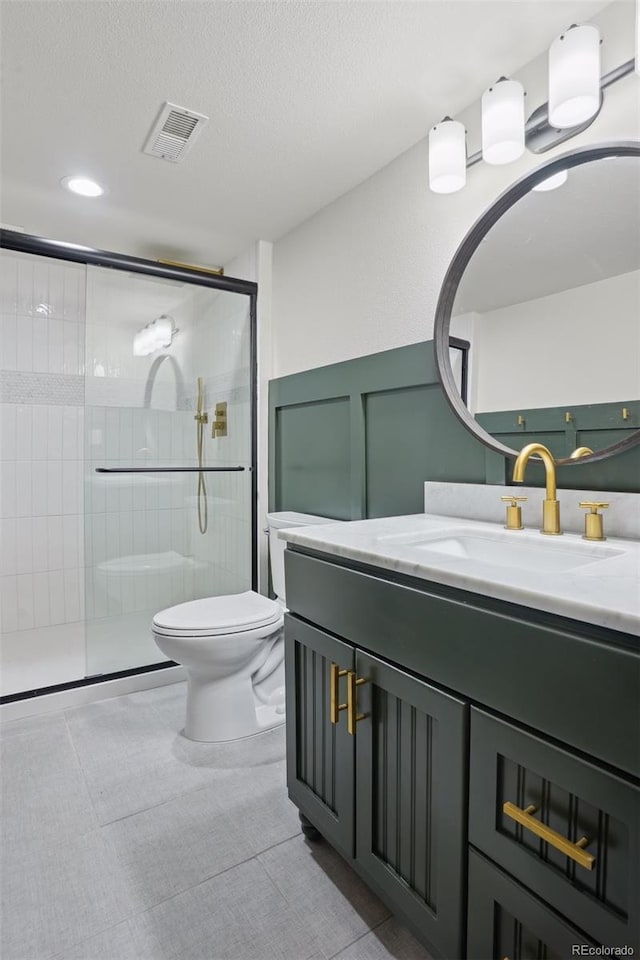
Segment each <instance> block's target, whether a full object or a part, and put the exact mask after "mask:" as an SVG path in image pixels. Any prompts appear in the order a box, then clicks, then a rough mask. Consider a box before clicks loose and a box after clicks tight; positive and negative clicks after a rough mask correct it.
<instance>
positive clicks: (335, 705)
mask: <svg viewBox="0 0 640 960" xmlns="http://www.w3.org/2000/svg"><path fill="white" fill-rule="evenodd" d="M346 673H347V671H346V670H341V669H340V667H339V666H338V664H337V663H332V664H331V670H330V675H329V687H330V694H329V695H330V700H331V702H330V712H329V719H330V720H331V723H337V722H338V720H339V719H340V717H339V714H340V711H341V710H346V709H347V705H346V703H339V702H338V701H339V700H340V691H339V687H338V684H339V679H340V677H344V675H345V674H346Z"/></svg>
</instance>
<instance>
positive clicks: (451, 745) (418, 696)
mask: <svg viewBox="0 0 640 960" xmlns="http://www.w3.org/2000/svg"><path fill="white" fill-rule="evenodd" d="M356 676H357V679H358V680H359V681H360V683H359V684H358V686H357V687H356V693H357V703H356V705H355V710H354V714H355V715H354V719H355V720H356V723H355V734H354V736H353V737H352V740H355V741H356V830H357V836H356V862H357V864H358V866H359V868H360V870H361V872H362V874H363V875H364V876H366V877H367V878H368V879H370V881H371V883H372V885H373V886H374V889H376V888H377V890H378V892H379V893H380V895H381V896H382V897H383V899H384V900H385V901H386V902H387V903H388V904H389V905H390V906H391V908H392V909H393V910H394V912H396V913H398V914H399V915H400V916H401V917H403V918H404V919H405V921H406V922H407V923H408V924H409V925H410V926H411V927H412V928H413V929H414V930H415V931H416V933H418V935H419V936H421V938H422V939H424V941H425V943H426V944H427V946H428V947H430V949H431V951H432V952H434V953H435V955H436V956H443V957H449V958H452V957H462V956H464V953H463V950H464V920H463V889H464V881H465V877H464V871H465V849H466V810H465V804H466V744H467V722H468V708H467V706H466V705H465V704H464V703H463V702H462V701H461V700H457V699H456V698H455V697H452V696H450V695H448V694H445V693H443V692H442V691H440V690H436V689H435V688H434V687H431V686H430V685H429V684H427V683H424V682H423V681H421V680H418V679H416V678H415V677H412V676H410V675H409V674H406V673H404V672H402V671H401V670H398V669H397V668H395V667H391V666H389V665H388V664H386V663H384V662H383V661H381V660H378V659H377V658H376V657H372V656H369V655H367V654H365V653H362V652H361V651H360V650H358V651H357V652H356Z"/></svg>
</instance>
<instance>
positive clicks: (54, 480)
mask: <svg viewBox="0 0 640 960" xmlns="http://www.w3.org/2000/svg"><path fill="white" fill-rule="evenodd" d="M46 473H47V513H48V514H49V515H50V516H52V515H57V514H59V513H62V460H48V461H47V464H46ZM70 512H73V511H70Z"/></svg>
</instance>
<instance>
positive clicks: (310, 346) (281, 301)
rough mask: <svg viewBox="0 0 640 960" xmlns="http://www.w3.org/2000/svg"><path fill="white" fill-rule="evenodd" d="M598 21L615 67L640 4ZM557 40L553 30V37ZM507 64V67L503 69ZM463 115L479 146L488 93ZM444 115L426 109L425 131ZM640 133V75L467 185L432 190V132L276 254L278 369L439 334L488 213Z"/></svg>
mask: <svg viewBox="0 0 640 960" xmlns="http://www.w3.org/2000/svg"><path fill="white" fill-rule="evenodd" d="M594 22H596V23H598V25H599V26H600V28H601V32H602V35H603V37H604V44H603V47H602V67H603V72H607V71H608V70H610V69H612V68H613V67H616V66H618V65H619V64H620V63H622V62H624V61H626V60H628V59H629V58H631V57H633V53H634V51H633V44H634V4H632V3H629V2H626V0H619V2H617V3H615V4H612V5H611V6H609V7H607V8H605V9H604V10H603V11H602V12H601V13H600V14H599V15H598V16H597V17H594ZM552 39H553V38H552V37H550V38H549V41H551V40H552ZM545 63H546V51H545V52H541V56H540V57H539V58H537V59H536V61H534V62H533V63H531V64H529V65H527V66H526V67H525V68H524V69H523V70H522V71H521V72H520V73H519V74H518V75H517V76H518V78H519V79H521V80H522V82H523V83H524V85H525V89H526V90H527V94H528V96H527V102H528V106H529V109H531V110H532V109H534V108H535V107H536V106H538V105H539V104H540V103H542V102H544V101H545V100H546V99H547V91H546V69H545ZM499 73H500V64H496V75H499ZM469 93H470V101H472V100H473V101H474V102H473V104H472V106H471V107H470V108H469V110H468V111H466V112H465V113H464V114H463V115H461V116H460V117H459V119H461V120H463V122H464V123H465V125H466V127H467V129H468V131H469V152H470V153H472V152H474V151H475V150H476V149H477V148H478V145H479V143H478V141H479V113H480V108H479V98H480V96H481V94H482V90H477V91H469ZM439 119H440V118H439V117H431V118H427V117H425V135H426V132H427V130H428V127H429V125H430V124H431V123H433V122H436V121H437V120H439ZM638 136H640V80H638V77H637V76H635V75H634V74H631V75H630V76H627V77H625V78H624V79H623V80H621V81H620V82H619V83H617V84H615V85H614V86H612V87H610V88H609V89H608V90H607V91H606V94H605V104H604V108H603V110H602V112H601V114H600V116H599V117H598V118H597V119H596V121H595V122H594V123H593V124H592V126H591V127H590V128H589V129H588V130H587V131H586V132H585V133H584V134H582V135H581V136H579V137H575V138H574V139H573V140H571V141H570V142H569V143H568V144H565V145H564V146H561V147H559V148H556V149H555V150H554V151H551V152H550V153H548V154H545V155H544V157H541V158H540V157H535V156H533V155H532V154H529V153H527V154H526V155H525V156H524V157H522V158H521V159H520V160H519V161H517V162H516V163H513V164H509V165H507V166H505V167H493V168H491V167H489V166H488V165H487V164H485V163H480V164H478V165H476V166H475V167H472V168H471V169H470V170H469V171H468V179H467V186H466V188H465V189H464V190H462V191H460V192H459V193H456V194H452V195H448V196H438V195H436V194H433V193H431V192H430V190H429V187H428V163H427V142H426V139H425V140H423V141H421V142H420V143H418V144H416V146H415V147H413V148H412V149H411V150H409V151H407V152H406V153H404V154H403V155H402V156H400V157H398V158H397V159H396V160H394V161H393V162H392V163H391V164H389V165H388V166H387V167H385V168H384V169H383V170H381V171H379V172H378V173H377V174H375V175H374V176H373V177H371V178H370V179H369V180H367V181H366V182H365V183H363V184H361V185H360V186H358V187H356V188H355V189H354V190H351V191H350V192H349V193H347V194H345V195H344V196H343V197H341V198H339V199H338V200H336V201H335V202H334V203H332V204H330V205H329V206H328V207H325V208H324V209H323V210H321V211H320V212H319V213H318V214H316V215H315V216H314V217H312V218H311V219H309V220H307V221H306V222H305V223H303V224H302V225H301V226H299V227H298V228H297V229H295V230H293V231H291V233H289V234H287V236H285V237H284V238H282V239H281V240H279V241H278V242H277V243H276V244H275V246H274V252H273V331H274V356H273V376H276V377H278V376H284V375H286V374H290V373H295V372H297V371H299V370H305V369H308V368H311V367H316V366H321V365H324V364H328V363H333V362H336V361H339V360H345V359H349V358H352V357H357V356H361V355H363V354H367V353H372V352H374V351H378V350H386V349H390V348H392V347H398V346H402V345H404V344H408V343H414V342H417V341H420V340H426V339H429V338H430V337H431V335H432V331H433V320H434V313H435V308H436V303H437V298H438V293H439V290H440V285H441V282H442V279H443V277H444V274H445V271H446V268H447V266H448V264H449V262H450V260H451V258H452V256H453V254H454V253H455V251H456V249H457V247H458V245H459V243H460V242H461V241H462V239H463V237H464V235H465V233H466V232H467V230H468V229H469V228H470V227H471V225H472V224H473V223H474V221H475V220H476V218H477V217H478V216H479V215H480V213H482V211H483V210H484V209H485V208H486V207H487V206H489V205H490V204H491V203H492V202H493V200H494V199H495V198H496V197H497V196H498V195H499V194H500V193H501V192H502V191H503V190H504V189H506V188H507V187H508V186H509V185H510V184H511V183H512V182H513V181H515V180H517V179H518V178H519V177H520V176H522V175H524V174H525V173H528V172H530V171H531V170H533V169H534V168H536V167H537V166H539V165H540V164H541V163H542V162H546V161H547V160H550V159H552V158H553V157H554V156H557V155H560V154H561V153H563V152H565V151H567V150H572V149H575V148H576V147H578V146H584V145H587V144H590V143H596V142H602V141H607V140H611V139H620V138H635V137H638Z"/></svg>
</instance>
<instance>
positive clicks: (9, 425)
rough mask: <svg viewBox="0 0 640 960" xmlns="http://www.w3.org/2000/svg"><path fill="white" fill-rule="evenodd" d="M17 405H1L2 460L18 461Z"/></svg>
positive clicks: (0, 437)
mask: <svg viewBox="0 0 640 960" xmlns="http://www.w3.org/2000/svg"><path fill="white" fill-rule="evenodd" d="M16 410H17V407H16V405H15V403H1V404H0V460H15V459H16Z"/></svg>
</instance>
